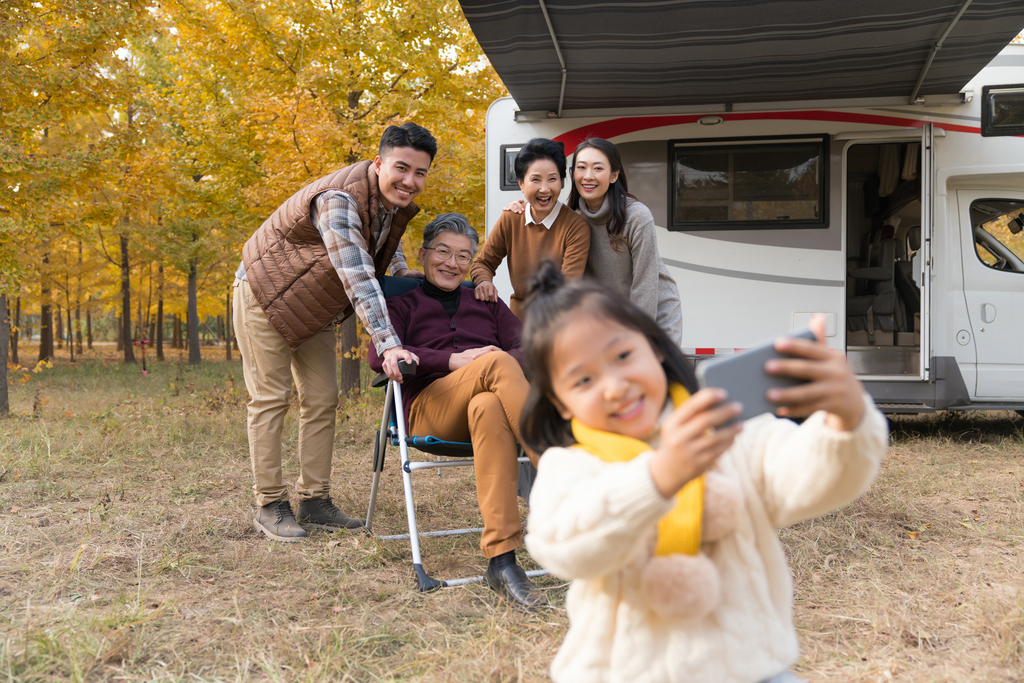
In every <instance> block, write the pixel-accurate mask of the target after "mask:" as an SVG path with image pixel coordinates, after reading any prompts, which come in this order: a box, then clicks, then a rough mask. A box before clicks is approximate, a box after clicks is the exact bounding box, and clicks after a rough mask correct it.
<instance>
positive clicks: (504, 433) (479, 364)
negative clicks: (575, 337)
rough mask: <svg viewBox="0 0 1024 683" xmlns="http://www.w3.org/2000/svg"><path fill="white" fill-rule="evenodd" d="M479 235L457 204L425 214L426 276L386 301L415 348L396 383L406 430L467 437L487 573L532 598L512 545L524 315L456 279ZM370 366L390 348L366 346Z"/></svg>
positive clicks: (522, 601) (517, 540) (384, 364)
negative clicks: (429, 217) (412, 368)
mask: <svg viewBox="0 0 1024 683" xmlns="http://www.w3.org/2000/svg"><path fill="white" fill-rule="evenodd" d="M478 242H479V237H478V236H477V233H476V230H474V229H473V228H472V226H470V224H469V222H468V221H467V220H466V218H465V216H463V215H462V214H458V213H449V214H444V215H442V216H438V217H437V218H435V219H434V220H433V221H431V222H430V224H429V225H427V227H426V228H424V229H423V247H422V248H421V249H420V252H419V257H420V263H421V264H423V270H424V274H425V277H426V280H425V281H424V283H423V284H421V285H420V286H419V287H417V288H416V289H414V290H412V291H411V292H408V293H406V294H403V295H401V296H398V297H395V298H393V299H390V300H389V301H388V310H389V311H390V314H391V320H392V322H393V323H394V325H395V331H396V332H397V333H398V336H399V338H400V339H401V340H402V342H403V344H404V345H405V348H406V350H408V351H411V352H413V353H414V354H415V355H416V356H417V357H419V364H418V367H417V368H416V374H415V375H413V376H412V377H409V378H406V380H405V381H404V382H403V384H402V396H403V398H404V404H405V406H406V407H405V410H406V423H407V424H408V426H409V432H410V433H411V434H420V435H432V436H437V437H440V438H443V439H447V440H450V441H463V442H464V441H470V442H472V443H473V452H474V469H475V474H476V492H477V501H478V503H479V505H480V515H481V516H482V517H483V520H484V531H483V534H482V535H481V537H480V549H481V550H482V551H483V554H484V557H487V558H488V559H489V563H488V566H487V572H486V574H485V575H484V578H485V579H486V580H487V583H488V585H489V586H490V587H491V588H492V589H494V590H495V591H498V592H499V593H501V594H503V595H505V596H506V597H508V598H510V599H511V600H513V601H514V602H515V603H516V604H517V605H519V606H520V607H525V608H530V607H536V606H538V605H543V604H546V603H547V598H546V597H545V596H544V593H543V592H542V591H541V590H540V589H538V588H537V587H536V586H534V585H533V583H532V582H531V581H530V579H529V578H528V577H527V576H526V572H524V571H523V569H522V568H521V567H520V566H519V565H518V564H517V563H516V555H515V550H516V548H518V547H519V546H521V545H522V544H523V539H522V522H521V521H520V519H519V506H518V502H517V500H516V482H517V475H518V472H519V463H518V461H517V455H518V452H517V447H516V444H517V443H518V442H519V440H520V439H519V414H520V413H521V412H522V409H523V403H524V402H525V401H526V394H527V392H528V391H529V384H528V383H527V381H526V376H525V375H524V374H523V369H522V367H521V365H520V362H521V360H522V354H521V353H520V351H519V334H520V331H521V325H520V323H519V319H518V318H516V316H515V315H514V314H513V313H512V311H510V310H509V308H508V306H506V305H505V304H504V303H503V302H502V301H500V300H499V301H496V302H490V301H477V300H476V298H475V297H474V293H473V290H471V289H468V288H466V287H460V286H459V285H460V283H461V282H462V281H463V280H465V279H466V272H467V271H468V270H469V264H470V261H472V260H473V256H474V255H475V254H476V250H477V245H478ZM370 367H371V368H373V369H374V370H378V371H379V370H381V369H383V370H384V371H385V372H387V374H388V375H389V376H391V377H395V375H396V374H399V373H398V360H397V359H396V358H395V357H394V356H385V357H384V358H381V356H380V355H379V354H378V353H376V352H375V351H374V349H372V348H371V349H370ZM400 377H401V375H400V374H399V378H400ZM399 381H401V380H400V379H399ZM529 455H530V457H531V458H532V459H533V460H534V464H536V457H535V456H534V455H533V454H532V453H531V454H529Z"/></svg>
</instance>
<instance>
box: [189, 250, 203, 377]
mask: <svg viewBox="0 0 1024 683" xmlns="http://www.w3.org/2000/svg"><path fill="white" fill-rule="evenodd" d="M193 237H196V236H195V235H193ZM193 241H194V240H193ZM198 266H199V264H198V259H196V258H193V259H192V260H191V261H189V264H188V362H189V363H190V364H192V365H196V364H198V363H200V362H202V360H203V357H202V355H201V354H200V353H199V311H198V309H197V304H196V285H197V283H196V280H197V279H198V278H197V269H198Z"/></svg>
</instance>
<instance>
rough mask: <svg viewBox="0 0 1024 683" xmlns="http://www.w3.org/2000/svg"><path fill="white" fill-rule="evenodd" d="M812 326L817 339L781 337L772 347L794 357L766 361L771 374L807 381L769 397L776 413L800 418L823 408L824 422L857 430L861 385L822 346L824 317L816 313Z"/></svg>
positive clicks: (771, 391) (846, 366)
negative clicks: (777, 408) (777, 405)
mask: <svg viewBox="0 0 1024 683" xmlns="http://www.w3.org/2000/svg"><path fill="white" fill-rule="evenodd" d="M811 329H812V330H814V336H816V337H817V338H818V341H816V342H812V341H808V340H806V339H793V338H784V339H780V340H779V341H777V342H775V348H776V349H778V350H779V351H780V352H782V353H785V354H786V355H788V356H796V357H795V358H776V359H773V360H770V361H768V362H767V363H766V364H765V368H764V369H765V371H766V372H767V373H768V374H770V375H785V376H787V377H795V378H798V379H805V380H810V381H809V382H808V383H806V384H800V385H797V386H795V387H788V388H785V389H780V388H774V389H769V390H768V400H769V401H772V402H773V403H779V404H781V406H782V407H781V408H779V410H778V414H779V415H782V416H784V417H800V416H804V415H810V414H811V413H813V412H815V411H818V410H824V411H826V412H828V414H829V415H828V417H827V418H826V422H827V423H828V425H829V426H830V427H832V428H834V429H838V430H839V431H843V432H849V431H852V430H854V429H856V427H857V425H858V424H860V420H861V418H862V417H863V416H864V387H863V386H862V385H861V383H860V380H858V379H857V376H856V375H855V374H854V372H853V368H851V367H850V364H849V363H847V362H846V358H845V357H844V356H843V354H841V353H840V352H838V351H835V350H833V349H830V348H828V347H827V346H825V342H824V339H825V318H824V316H820V315H816V316H814V317H813V318H812V319H811Z"/></svg>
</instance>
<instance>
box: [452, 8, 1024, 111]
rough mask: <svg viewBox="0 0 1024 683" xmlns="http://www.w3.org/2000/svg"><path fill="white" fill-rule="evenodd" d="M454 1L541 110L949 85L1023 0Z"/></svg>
mask: <svg viewBox="0 0 1024 683" xmlns="http://www.w3.org/2000/svg"><path fill="white" fill-rule="evenodd" d="M460 1H461V4H462V9H463V11H464V12H465V15H466V18H467V19H468V20H469V24H470V26H471V27H472V28H473V32H474V33H475V34H476V37H477V39H478V40H479V41H480V45H481V46H482V47H483V49H484V52H485V53H486V54H487V57H488V58H489V59H490V60H491V63H492V64H493V65H494V68H495V69H496V70H497V72H498V75H499V76H500V77H501V80H502V81H503V82H504V83H505V86H506V87H507V88H508V90H509V92H510V93H511V94H512V96H513V97H514V98H515V100H516V102H517V103H518V105H519V107H520V109H522V110H524V111H528V110H535V111H537V112H542V113H543V114H545V115H546V114H547V112H559V111H562V112H563V115H574V114H575V115H583V114H586V113H596V112H595V110H607V109H634V108H647V109H659V108H678V107H680V106H708V105H724V106H725V107H726V108H728V107H730V106H731V105H734V104H739V103H757V102H796V101H809V100H819V101H820V100H837V101H839V100H874V101H881V100H883V99H886V98H901V99H902V100H903V102H908V101H909V100H910V98H911V97H912V96H923V97H925V98H928V97H929V96H955V95H956V94H957V93H958V92H959V91H960V90H961V89H962V88H963V86H964V85H965V84H967V82H968V81H970V80H971V78H972V77H973V76H974V75H975V74H976V73H977V72H978V71H980V70H981V68H982V67H984V66H985V65H986V64H987V63H988V62H989V61H990V60H991V59H992V58H993V57H995V56H996V54H997V53H998V52H999V51H1000V50H1001V49H1002V48H1003V47H1004V46H1005V45H1006V44H1007V43H1009V42H1010V40H1012V39H1013V37H1014V36H1015V35H1016V34H1017V33H1018V32H1020V30H1021V29H1022V28H1024V2H1022V1H1021V0H635V1H630V0H609V1H601V0H586V1H584V0H546V1H545V0H460ZM545 11H546V13H547V18H545ZM940 41H941V42H940ZM937 45H938V49H936V48H937ZM560 57H561V59H560ZM562 63H564V65H565V67H564V86H563V69H562Z"/></svg>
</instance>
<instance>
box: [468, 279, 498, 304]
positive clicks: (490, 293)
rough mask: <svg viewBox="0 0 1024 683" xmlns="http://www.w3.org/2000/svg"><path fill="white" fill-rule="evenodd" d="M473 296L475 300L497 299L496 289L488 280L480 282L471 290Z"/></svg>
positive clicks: (491, 300)
mask: <svg viewBox="0 0 1024 683" xmlns="http://www.w3.org/2000/svg"><path fill="white" fill-rule="evenodd" d="M473 296H474V297H475V298H476V300H477V301H490V302H497V301H498V290H497V288H496V287H495V286H494V284H492V283H491V281H490V280H487V281H485V282H481V283H480V284H478V285H477V286H476V288H475V289H474V290H473Z"/></svg>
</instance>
